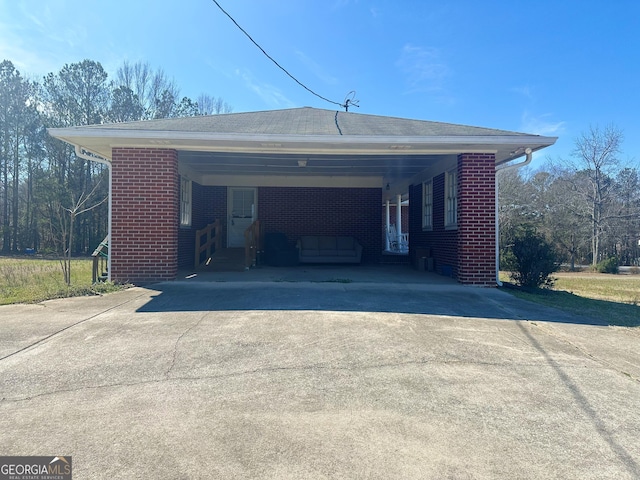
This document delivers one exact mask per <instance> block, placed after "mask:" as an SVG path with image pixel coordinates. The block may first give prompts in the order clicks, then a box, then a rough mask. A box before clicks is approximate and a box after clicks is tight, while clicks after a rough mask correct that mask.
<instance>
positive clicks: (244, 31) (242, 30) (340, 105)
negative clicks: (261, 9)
mask: <svg viewBox="0 0 640 480" xmlns="http://www.w3.org/2000/svg"><path fill="white" fill-rule="evenodd" d="M211 1H212V2H213V3H215V4H216V6H217V7H218V8H219V9H220V11H222V13H224V14H225V15H226V16H227V17H229V19H230V20H231V21H232V22H233V23H234V24H235V25H236V27H238V28H239V29H240V31H241V32H242V33H244V34H245V35H246V36H247V38H248V39H249V40H251V42H252V43H253V44H254V45H255V46H256V47H258V48H259V49H260V51H261V52H262V53H263V54H264V55H265V56H266V57H267V58H268V59H269V60H271V61H272V62H273V63H275V64H276V66H277V67H278V68H279V69H280V70H282V71H283V72H284V73H286V74H287V75H288V76H289V77H290V78H291V79H292V80H293V81H294V82H296V83H297V84H298V85H300V86H301V87H302V88H304V89H305V90H307V91H308V92H309V93H312V94H313V95H315V96H316V97H318V98H321V99H322V100H324V101H325V102H329V103H333V104H334V105H338V106H339V107H342V108H345V109H347V111H348V110H349V104H350V103H351V104H352V105H353V103H352V102H350V101H349V100H347V101H346V102H345V103H344V104H343V103H339V102H334V101H333V100H329V99H328V98H326V97H323V96H322V95H319V94H317V93H316V92H314V91H313V90H311V89H310V88H309V87H307V86H306V85H305V84H304V83H302V82H301V81H300V80H298V79H297V78H296V77H294V76H293V75H291V74H290V73H289V72H288V71H287V69H286V68H284V67H283V66H282V65H280V64H279V63H278V62H276V61H275V60H274V59H273V57H272V56H271V55H269V54H268V53H267V52H265V51H264V48H262V47H261V46H260V45H258V43H257V42H256V41H255V40H254V39H253V38H251V35H249V34H248V33H247V31H246V30H245V29H244V28H242V27H241V26H240V25H238V22H236V21H235V20H234V19H233V17H232V16H231V15H229V14H228V13H227V12H226V10H225V9H224V8H222V7H221V6H220V4H219V3H218V2H217V1H216V0H211ZM356 106H357V105H356Z"/></svg>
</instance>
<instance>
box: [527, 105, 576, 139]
mask: <svg viewBox="0 0 640 480" xmlns="http://www.w3.org/2000/svg"><path fill="white" fill-rule="evenodd" d="M552 116H553V115H552V114H550V113H545V114H542V115H537V116H534V115H531V114H530V113H529V112H528V111H526V110H525V111H524V112H523V114H522V119H521V125H522V126H521V130H522V131H523V132H526V133H531V134H534V135H545V136H547V135H549V136H556V135H559V134H560V133H562V132H563V131H564V126H565V123H566V122H561V121H560V122H553V121H550V118H551V117H552Z"/></svg>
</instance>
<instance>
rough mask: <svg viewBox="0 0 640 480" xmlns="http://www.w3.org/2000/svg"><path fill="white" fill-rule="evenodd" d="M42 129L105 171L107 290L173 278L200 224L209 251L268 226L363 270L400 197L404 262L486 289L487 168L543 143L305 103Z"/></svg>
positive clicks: (490, 245) (191, 254)
mask: <svg viewBox="0 0 640 480" xmlns="http://www.w3.org/2000/svg"><path fill="white" fill-rule="evenodd" d="M49 133H50V134H51V135H52V136H54V137H56V138H59V139H61V140H64V141H66V142H68V143H70V144H72V145H74V146H75V147H76V153H77V154H78V155H80V156H83V157H84V158H87V159H89V160H94V161H100V162H103V163H105V164H107V165H108V166H109V168H110V177H111V183H110V189H111V199H110V206H109V211H110V222H109V225H110V228H109V229H110V232H109V276H110V278H111V280H114V281H120V282H122V281H131V282H151V281H160V280H170V279H175V278H176V275H177V272H178V270H179V268H186V267H188V266H189V265H191V264H193V263H194V258H195V257H196V254H195V250H196V237H197V235H198V231H200V230H203V229H206V228H207V227H209V228H210V231H211V232H213V233H212V236H213V237H215V242H214V241H213V240H212V244H213V245H216V246H217V247H218V248H232V247H239V248H243V247H244V248H245V249H246V250H251V249H253V250H256V249H257V248H258V245H259V237H260V236H262V235H263V234H266V233H269V232H280V233H283V234H284V235H286V237H287V239H288V241H289V242H290V243H291V244H292V245H293V244H295V242H296V240H297V239H298V238H299V237H300V236H302V235H336V236H338V235H340V236H354V237H355V238H356V239H357V240H358V242H359V243H360V244H361V245H362V246H363V254H362V261H363V263H367V264H377V263H379V262H380V259H381V254H382V251H383V250H384V248H385V240H384V238H385V237H384V234H385V232H384V230H385V225H383V222H382V221H381V210H380V208H381V205H385V204H386V202H387V201H389V202H393V203H395V204H396V205H398V204H399V203H400V202H401V201H403V200H407V199H408V200H409V202H410V212H409V232H408V233H409V257H410V258H411V259H412V260H413V261H415V260H416V258H417V256H418V254H419V253H420V254H422V252H429V253H428V254H429V255H431V256H432V259H433V262H434V266H435V269H436V271H437V272H438V273H440V274H444V275H448V276H452V277H454V278H456V279H457V280H458V281H459V282H461V283H464V284H475V285H484V286H491V285H495V281H496V269H497V263H496V238H497V229H496V215H495V207H496V188H495V171H496V168H497V167H499V166H501V165H507V164H509V163H510V162H512V161H514V160H517V159H519V158H521V157H523V156H525V153H526V152H534V151H536V150H539V149H541V148H544V147H546V146H549V145H551V144H553V143H554V142H555V138H551V137H541V136H538V135H529V134H522V133H517V132H509V131H504V130H496V129H488V128H480V127H471V126H464V125H452V124H446V123H439V122H428V121H422V120H409V119H400V118H391V117H381V116H374V115H362V114H355V113H346V112H336V111H329V110H320V109H314V108H309V107H304V108H296V109H288V110H276V111H264V112H248V113H237V114H224V115H214V116H203V117H188V118H172V119H160V120H150V121H143V122H131V123H120V124H110V125H94V126H87V127H72V128H61V129H50V130H49ZM530 155H531V153H528V154H527V157H526V158H527V160H529V159H530V158H531V157H530ZM247 232H249V234H248V233H247ZM248 242H252V243H248Z"/></svg>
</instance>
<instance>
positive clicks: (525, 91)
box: [511, 85, 535, 101]
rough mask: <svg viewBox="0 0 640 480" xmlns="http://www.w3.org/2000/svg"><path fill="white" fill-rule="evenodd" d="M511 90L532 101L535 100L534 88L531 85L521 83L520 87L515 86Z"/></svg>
mask: <svg viewBox="0 0 640 480" xmlns="http://www.w3.org/2000/svg"><path fill="white" fill-rule="evenodd" d="M511 91H512V92H514V93H517V94H519V95H522V96H523V97H525V98H527V99H528V100H531V101H533V100H535V98H534V95H533V88H532V87H530V86H529V85H521V86H519V87H513V88H511Z"/></svg>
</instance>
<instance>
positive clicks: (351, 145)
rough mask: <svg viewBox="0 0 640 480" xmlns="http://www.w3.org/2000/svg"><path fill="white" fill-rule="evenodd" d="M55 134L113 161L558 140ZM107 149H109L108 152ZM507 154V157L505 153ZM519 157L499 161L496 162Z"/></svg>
mask: <svg viewBox="0 0 640 480" xmlns="http://www.w3.org/2000/svg"><path fill="white" fill-rule="evenodd" d="M48 132H49V134H50V135H51V136H53V137H55V138H58V139H60V140H63V141H65V142H67V143H70V144H72V145H79V146H82V147H85V148H88V149H90V150H92V151H97V153H99V154H100V155H103V156H106V157H110V156H111V151H110V150H111V148H117V147H124V148H126V147H142V148H175V149H178V150H203V151H207V150H212V151H225V152H231V151H235V152H237V151H251V152H270V153H277V152H282V153H294V152H295V153H314V152H315V153H318V152H326V153H336V154H338V153H345V154H349V153H352V154H353V153H369V154H375V153H384V154H390V153H394V152H397V153H399V154H404V155H406V154H412V153H415V154H421V153H432V154H433V153H443V154H445V153H449V154H450V153H456V152H458V153H472V152H471V151H466V150H465V148H466V147H473V150H474V151H473V153H496V152H498V151H500V150H504V149H505V147H506V149H509V148H510V147H513V151H514V152H517V151H518V149H524V148H526V147H529V148H531V149H532V150H533V151H536V150H539V149H541V148H545V147H547V146H550V145H553V144H554V143H555V141H556V140H557V137H543V136H538V135H527V134H522V135H519V134H513V135H478V136H476V135H462V136H461V135H437V136H395V135H383V136H378V135H274V134H238V133H211V132H184V131H170V130H163V131H152V130H137V131H135V132H132V131H131V130H124V129H123V130H117V129H104V130H100V129H96V128H95V127H94V128H86V127H72V128H50V129H48ZM107 150H108V151H107ZM503 156H504V155H503ZM514 158H517V156H504V158H496V163H502V162H506V161H510V160H513V159H514Z"/></svg>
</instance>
